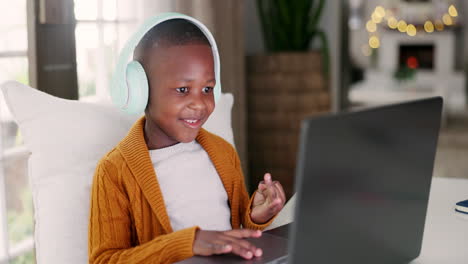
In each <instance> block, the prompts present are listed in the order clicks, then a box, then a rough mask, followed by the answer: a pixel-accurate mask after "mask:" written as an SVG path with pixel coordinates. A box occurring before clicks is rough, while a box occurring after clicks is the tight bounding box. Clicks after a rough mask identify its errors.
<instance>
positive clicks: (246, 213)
mask: <svg viewBox="0 0 468 264" xmlns="http://www.w3.org/2000/svg"><path fill="white" fill-rule="evenodd" d="M233 152H234V153H233V155H234V166H235V168H236V170H237V171H238V172H239V181H240V186H242V187H241V196H240V202H241V205H240V210H241V212H240V216H241V223H242V227H243V228H249V229H255V230H263V229H265V228H267V227H268V226H269V225H270V224H271V223H272V222H273V220H274V219H275V217H276V216H275V217H272V218H271V219H270V220H268V222H266V223H263V224H257V223H255V222H254V221H253V220H252V218H251V217H250V213H251V211H252V210H251V209H252V203H253V198H254V197H255V192H254V193H253V194H252V197H250V198H249V194H248V192H247V188H246V186H245V180H244V174H243V173H242V168H241V166H240V160H239V156H238V155H237V152H236V151H235V150H233Z"/></svg>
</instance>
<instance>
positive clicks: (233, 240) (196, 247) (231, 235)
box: [193, 229, 263, 259]
mask: <svg viewBox="0 0 468 264" xmlns="http://www.w3.org/2000/svg"><path fill="white" fill-rule="evenodd" d="M260 236H262V232H261V231H258V230H257V231H255V230H251V229H234V230H229V231H223V232H221V231H206V230H198V231H197V233H196V234H195V241H194V243H193V253H194V254H195V255H201V256H210V255H219V254H226V253H233V254H236V255H239V256H241V257H243V258H245V259H251V258H253V257H254V256H255V257H260V256H261V255H262V254H263V252H262V250H261V249H260V248H257V247H255V246H254V245H253V244H252V243H250V242H249V241H247V240H245V239H244V238H248V237H260Z"/></svg>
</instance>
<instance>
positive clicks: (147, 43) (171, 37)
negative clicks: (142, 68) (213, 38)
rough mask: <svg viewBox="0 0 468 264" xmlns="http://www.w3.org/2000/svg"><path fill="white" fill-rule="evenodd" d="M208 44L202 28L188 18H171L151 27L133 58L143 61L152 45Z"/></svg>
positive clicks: (137, 47)
mask: <svg viewBox="0 0 468 264" xmlns="http://www.w3.org/2000/svg"><path fill="white" fill-rule="evenodd" d="M188 44H206V45H208V46H211V44H210V41H209V40H208V38H207V37H206V36H205V34H204V33H203V32H202V31H201V29H200V28H199V27H198V26H196V25H195V24H193V23H192V22H190V21H188V20H186V19H181V18H177V19H170V20H166V21H164V22H162V23H160V24H157V25H156V26H154V27H153V28H151V29H150V30H149V31H148V32H146V34H145V35H144V36H143V38H142V39H141V40H140V42H139V43H138V45H137V46H136V48H135V51H134V53H133V59H134V60H137V61H139V62H140V63H143V58H144V54H148V52H149V51H150V50H151V48H152V47H154V46H155V45H157V46H166V47H170V46H180V45H188Z"/></svg>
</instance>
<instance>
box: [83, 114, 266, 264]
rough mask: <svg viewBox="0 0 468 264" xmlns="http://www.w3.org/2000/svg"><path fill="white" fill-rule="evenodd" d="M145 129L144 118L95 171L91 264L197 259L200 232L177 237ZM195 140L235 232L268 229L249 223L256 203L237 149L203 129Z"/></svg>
mask: <svg viewBox="0 0 468 264" xmlns="http://www.w3.org/2000/svg"><path fill="white" fill-rule="evenodd" d="M144 124H145V117H142V118H140V119H139V120H138V121H137V122H136V123H135V124H134V125H133V127H132V128H131V130H130V131H129V133H128V135H127V136H126V137H125V138H124V139H123V140H122V141H121V142H120V143H119V144H118V145H117V146H116V147H115V148H114V149H112V150H111V151H110V152H109V153H107V154H106V155H105V156H104V157H103V158H102V159H101V160H100V161H99V163H98V166H97V168H96V171H95V175H94V179H93V186H92V192H91V209H90V220H89V230H88V231H89V233H88V236H89V237H88V254H89V263H126V264H127V263H173V262H177V261H181V260H183V259H186V258H189V257H191V256H193V242H194V238H195V231H196V230H197V229H198V227H196V226H194V227H191V228H187V229H184V230H179V231H176V232H173V230H172V227H171V223H170V221H169V217H168V215H167V212H166V208H165V205H164V199H163V196H162V193H161V190H160V187H159V184H158V181H157V178H156V173H155V171H154V167H153V165H152V163H151V159H150V156H149V151H148V147H147V145H146V143H145V139H144V133H143V128H144ZM196 140H197V142H198V143H200V144H201V145H202V147H203V148H204V149H205V151H206V152H207V153H208V155H209V157H210V159H211V161H212V162H213V164H214V166H215V168H216V170H217V172H218V174H219V176H220V178H221V180H222V182H223V185H224V188H225V189H226V192H227V195H228V198H229V206H230V208H231V225H232V227H233V228H240V226H241V225H242V226H243V227H244V228H251V229H263V228H265V227H267V226H268V225H269V224H270V222H271V221H269V222H267V223H265V224H262V225H257V224H255V223H253V222H252V220H251V219H250V207H251V202H252V201H251V200H249V196H248V193H247V191H246V188H245V184H244V177H243V175H242V170H241V167H240V163H239V158H238V156H237V153H236V151H235V150H234V148H233V147H232V146H231V145H230V144H229V143H227V142H226V141H224V140H223V139H222V138H220V137H218V136H216V135H214V134H211V133H209V132H208V131H206V130H204V129H201V130H200V132H199V134H198V136H197V138H196ZM187 177H190V172H187ZM187 217H190V216H187Z"/></svg>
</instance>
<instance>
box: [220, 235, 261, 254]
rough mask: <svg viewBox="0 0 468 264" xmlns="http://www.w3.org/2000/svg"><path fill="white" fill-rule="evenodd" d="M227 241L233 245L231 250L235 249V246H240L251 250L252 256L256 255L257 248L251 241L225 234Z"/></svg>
mask: <svg viewBox="0 0 468 264" xmlns="http://www.w3.org/2000/svg"><path fill="white" fill-rule="evenodd" d="M227 241H229V244H230V245H232V246H233V248H234V249H233V251H235V248H236V246H240V247H241V248H243V249H245V250H247V251H250V252H252V255H253V256H257V257H258V248H257V247H256V246H255V245H254V244H252V243H251V242H249V241H247V240H245V239H239V238H235V237H232V236H227Z"/></svg>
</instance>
